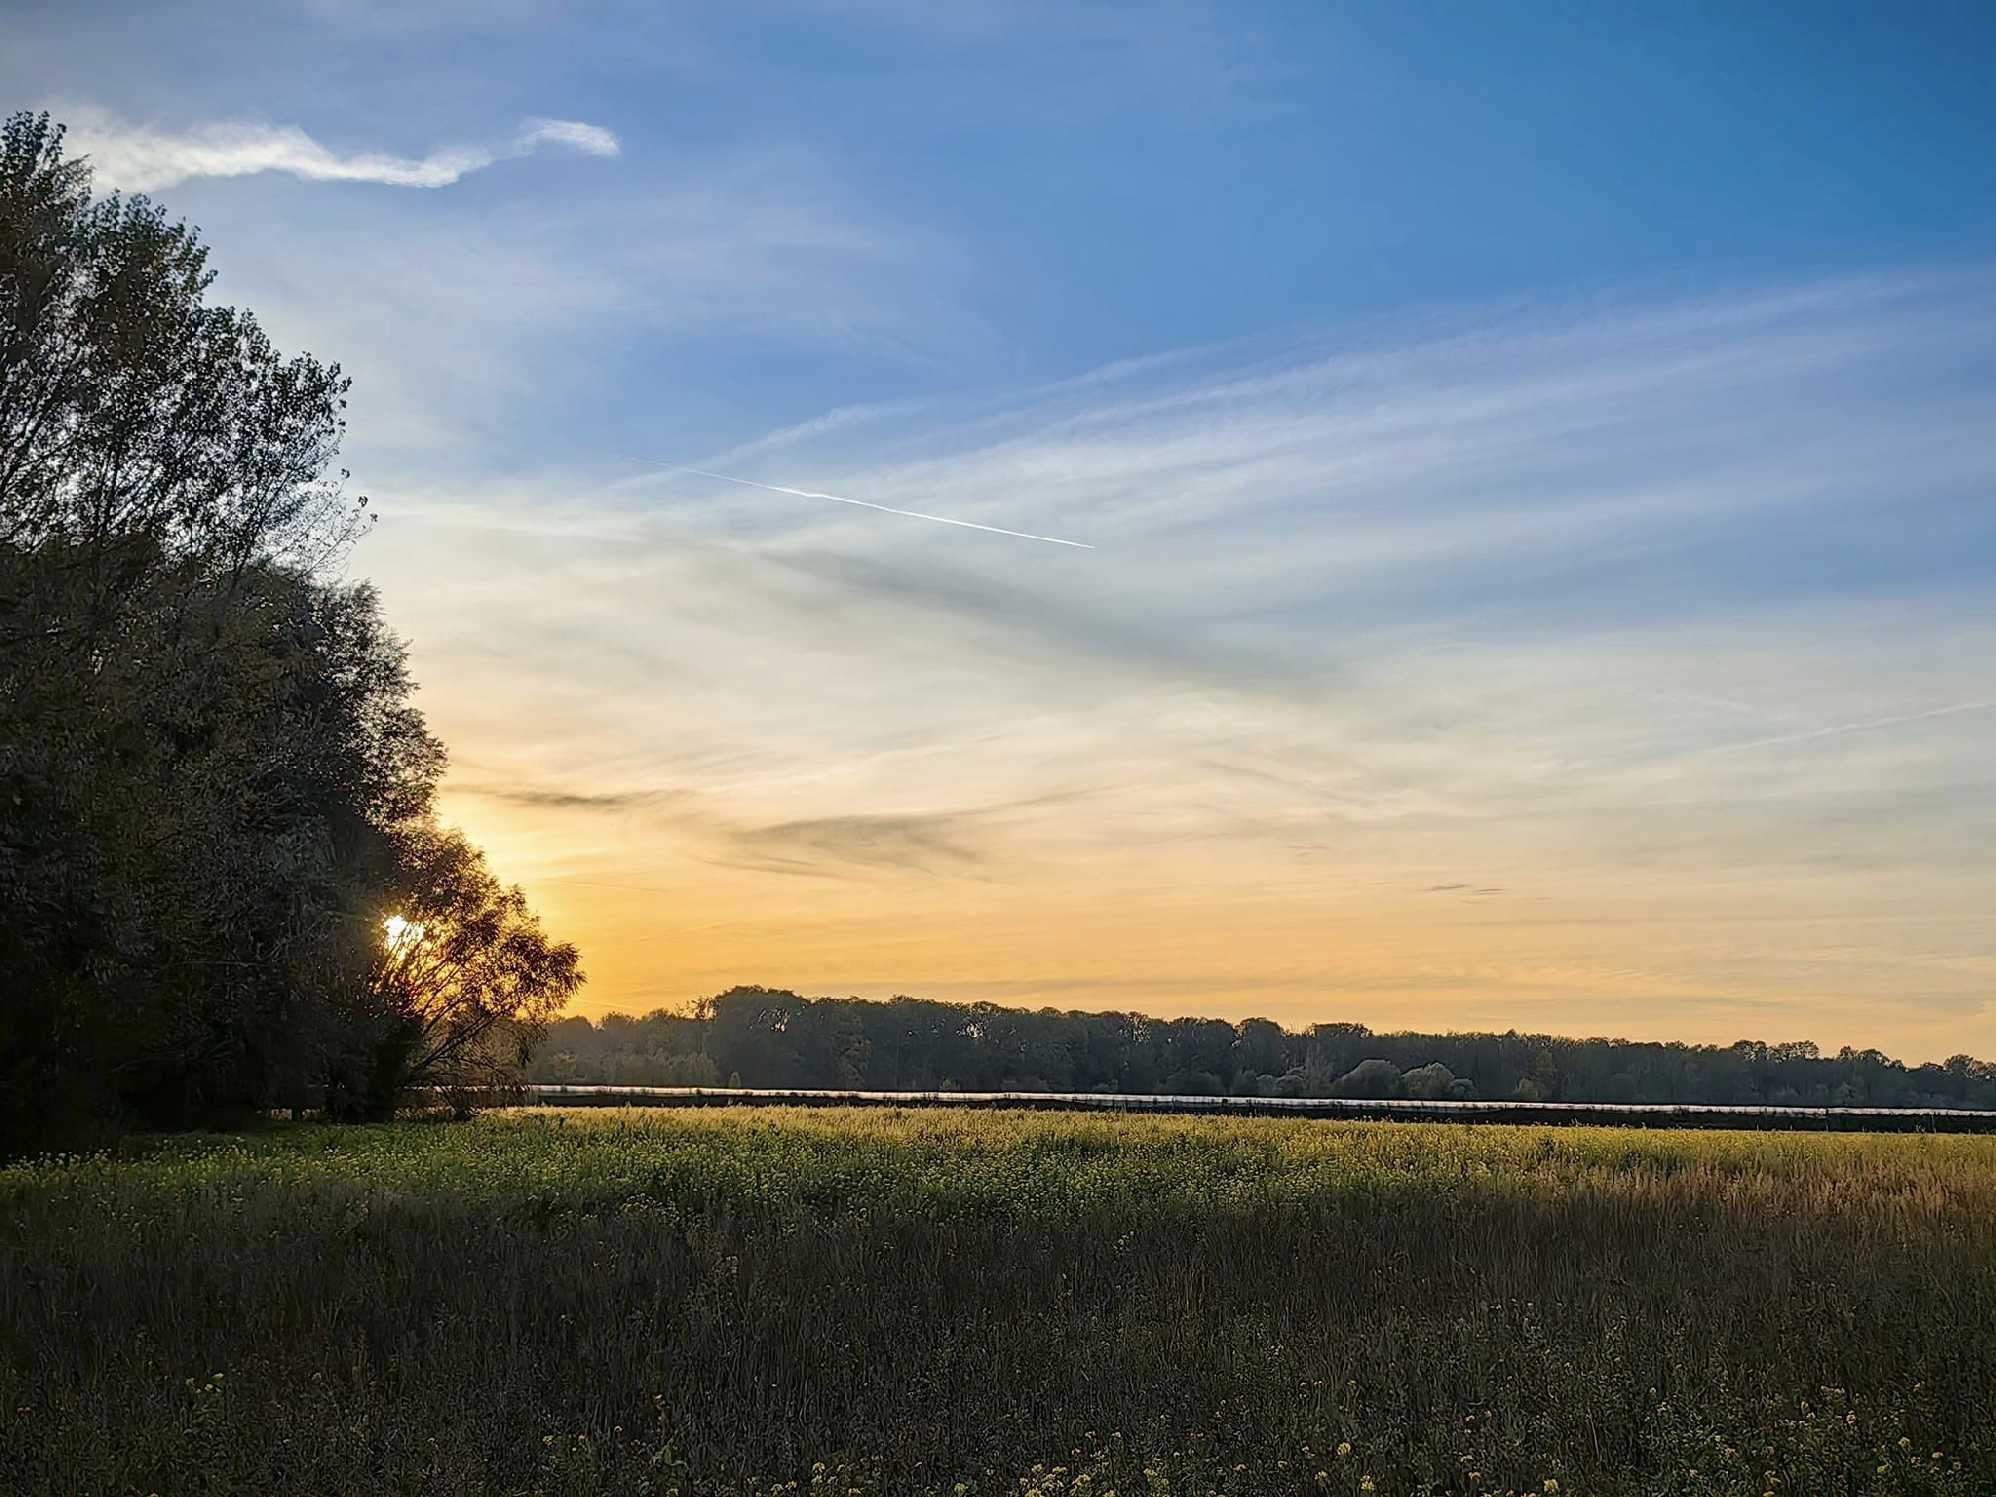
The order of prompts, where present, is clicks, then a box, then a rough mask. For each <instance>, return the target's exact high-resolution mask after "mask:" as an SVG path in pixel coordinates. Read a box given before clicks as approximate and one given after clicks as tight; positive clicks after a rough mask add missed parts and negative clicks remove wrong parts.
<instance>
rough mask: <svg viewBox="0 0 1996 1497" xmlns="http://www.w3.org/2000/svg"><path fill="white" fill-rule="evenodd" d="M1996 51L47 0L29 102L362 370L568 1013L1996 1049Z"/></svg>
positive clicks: (237, 285)
mask: <svg viewBox="0 0 1996 1497" xmlns="http://www.w3.org/2000/svg"><path fill="white" fill-rule="evenodd" d="M1993 60H1996V18H1992V15H1991V13H1990V12H1989V11H1988V9H1987V8H1986V7H1978V6H1971V5H1953V6H1944V5H1923V6H1891V7H1888V6H1869V7H1864V6H1832V5H1822V4H1818V5H1808V6H1773V5H1765V6H1757V7H1746V6H1691V5H1673V6H1662V5H1650V6H1611V5H1585V6H1583V5H1573V6H1555V5H1519V6H1509V7H1496V6H1490V7H1472V6H1411V5H1410V6H1383V5H1382V6H1359V5H1351V6H1336V5H1297V6H1288V7H1283V6H1256V5H1246V4H1236V5H1229V6H1200V5H1163V6H1144V7H1136V6H1088V5H1044V6H1041V5H1032V4H1014V5H996V4H988V5H987V4H978V3H971V4H961V5H949V6H932V5H918V4H914V3H897V0H875V3H865V4H857V5H838V4H832V3H829V0H825V3H797V4H789V5H751V4H737V5H727V6H700V5H685V6H618V5H608V4H606V5H589V6H555V5H543V4H538V3H534V0H511V3H498V4H470V3H464V4H451V3H445V4H436V5H422V4H386V3H380V4H377V3H371V0H322V3H318V4H298V5H281V4H256V5H250V4H244V5H227V4H210V5H199V6H196V5H187V4H172V3H167V4H156V5H146V6H138V5H131V6H123V5H108V4H105V5H99V4H93V3H84V4H77V3H70V4H64V5H42V4H38V3H34V0H30V3H27V4H25V5H23V4H21V3H19V0H16V4H15V6H14V7H13V8H12V14H11V15H10V21H9V26H8V46H7V47H6V49H5V51H4V52H0V84H3V85H4V86H5V93H6V95H7V97H8V98H9V100H10V103H11V104H13V105H20V106H34V107H44V106H45V107H48V108H50V109H52V110H53V111H54V112H56V113H57V114H58V115H59V116H61V117H63V118H65V119H68V120H69V121H70V122H71V123H72V127H73V133H74V138H75V140H76V143H77V144H78V145H79V146H80V147H82V148H86V149H89V150H91V151H92V153H93V155H94V156H95V159H96V160H97V161H98V164H99V168H100V176H101V177H102V179H103V181H104V184H105V185H120V184H122V185H126V186H137V187H145V188H149V189H151V190H153V191H154V192H155V193H156V195H158V196H159V197H160V198H162V199H163V200H164V201H165V202H167V203H168V204H169V206H170V207H172V208H173V209H174V210H175V211H177V212H179V213H182V214H184V215H185V216H187V217H188V218H190V219H191V220H193V221H195V222H197V223H198V224H200V225H201V226H202V228H203V230H204V232H205V234H206V236H207V238H208V239H209V240H210V242H211V243H212V244H213V245H214V246H215V261H216V264H217V267H218V269H219V271H220V279H219V282H218V294H219V295H221V296H223V297H225V298H227V299H230V300H235V301H239V302H241V303H243V304H245V305H248V306H250V307H252V308H254V309H255V310H256V311H257V312H258V313H259V315H261V316H262V317H263V319H264V320H265V322H266V323H267V325H269V326H270V327H271V329H272V330H273V332H274V333H275V334H276V336H277V337H278V338H279V339H280V341H281V342H283V343H285V344H286V345H288V346H294V347H306V348H310V349H312V350H313V351H315V352H317V353H320V354H321V355H323V356H326V357H332V358H337V359H339V360H340V361H341V362H343V363H344V364H345V365H346V366H347V367H348V368H349V369H350V370H351V371H352V373H353V374H354V376H355V379H356V389H355V396H354V403H353V411H352V414H353V431H352V437H351V440H350V443H349V449H348V461H349V465H350V466H351V467H352V468H353V469H354V472H355V482H356V485H357V486H358V487H360V488H362V489H363V490H365V491H366V492H369V493H370V494H372V495H374V496H375V499H376V502H377V504H378V505H379V506H380V508H381V510H382V512H383V513H384V515H385V516H386V519H385V520H384V523H383V525H382V527H381V530H380V532H379V533H378V534H377V535H376V536H375V537H374V538H372V539H370V540H369V541H368V542H367V543H366V544H365V545H364V546H363V547H362V549H361V550H360V551H359V552H358V553H357V554H356V556H355V558H354V562H353V569H354V571H355V573H356V574H357V575H365V576H369V577H371V578H373V579H375V580H377V581H378V582H379V583H380V585H381V586H382V588H383V590H384V593H385V596H386V597H387V600H388V604H389V608H390V612H391V616H392V617H393V618H394V619H395V621H396V622H397V624H398V626H399V627H401V628H402V629H403V630H404V631H405V632H407V633H408V634H409V635H410V636H411V637H412V639H413V641H414V644H415V650H416V653H415V660H416V664H417V668H418V673H419V675H420V676H421V677H422V679H423V682H424V685H425V693H424V701H425V705H426V707H427V709H428V710H429V711H430V714H431V716H432V720H433V722H434V723H435V724H436V725H437V726H438V728H439V729H440V730H441V731H442V732H443V733H444V735H445V737H446V738H447V740H448V741H449V742H450V743H451V745H452V749H453V756H454V763H455V764H456V766H457V767H456V770H455V771H454V777H453V780H452V792H451V796H450V799H449V803H448V805H449V809H450V811H451V813H452V814H453V815H455V816H457V817H458V818H460V819H461V820H463V821H464V822H465V823H466V825H467V826H468V827H470V828H471V829H472V830H473V831H474V832H475V833H476V834H477V835H479V836H480V837H481V838H482V839H483V840H485V841H486V842H487V844H488V845H489V846H490V847H491V849H492V851H493V854H494V857H495V859H496V860H497V861H498V862H499V863H500V865H501V870H502V872H506V873H508V874H509V875H510V876H514V877H519V878H521V879H523V880H524V881H525V882H526V883H527V884H528V887H529V890H530V892H531V893H532V894H533V895H534V897H535V898H536V900H537V902H538V903H539V904H541V905H542V906H543V907H544V908H546V909H547V910H548V912H549V915H550V918H551V919H552V920H553V921H554V922H555V923H557V924H558V925H562V926H563V927H564V928H566V929H572V930H575V931H576V932H577V933H578V935H579V936H580V937H581V938H582V941H583V944H584V947H585V954H586V955H587V956H588V958H589V965H590V967H591V969H592V971H593V972H594V973H595V976H596V981H595V983H594V985H593V988H592V992H591V997H590V999H589V1000H588V1006H590V1007H595V1008H602V1007H607V1006H611V1005H616V1006H623V1007H644V1006H648V1005H649V1004H652V1003H657V1002H678V1001H683V1000H684V999H686V998H688V997H691V996H694V995H695V994H697V993H699V992H702V991H711V990H712V989H714V988H716V987H719V986H723V985H725V984H726V983H728V982H732V981H736V980H765V981H771V982H781V983H785V984H788V985H795V986H798V987H800V988H803V989H806V990H809V991H831V990H838V991H856V992H891V991H897V990H908V991H921V992H927V993H932V994H936V995H938V996H961V997H974V996H990V997H994V998H1001V999H1016V1000H1019V1001H1049V1002H1059V1003H1063V1004H1066V1003H1072V1004H1078V1005H1092V1004H1097V1003H1100V1004H1112V1005H1116V1006H1137V1007H1147V1008H1150V1009H1153V1010H1174V1011H1205V1012H1220V1013H1230V1014H1234V1015H1240V1014H1245V1013H1249V1012H1269V1013H1272V1014H1274V1015H1275V1016H1276V1017H1279V1018H1283V1019H1285V1020H1288V1021H1290V1022H1299V1023H1300V1022H1308V1021H1309V1020H1311V1019H1313V1018H1322V1017H1331V1016H1338V1017H1359V1018H1365V1019H1368V1020H1370V1021H1371V1022H1374V1023H1375V1024H1376V1025H1382V1026H1383V1025H1387V1024H1406V1025H1410V1026H1422V1025H1428V1026H1432V1025H1446V1024H1465V1025H1467V1024H1475V1025H1479V1026H1481V1025H1492V1026H1494V1027H1499V1028H1502V1027H1508V1026H1509V1025H1510V1024H1514V1023H1515V1024H1517V1025H1520V1026H1523V1027H1547V1028H1553V1029H1561V1030H1568V1031H1589V1032H1593V1031H1598V1030H1613V1031H1619V1032H1641V1033H1655V1034H1669V1035H1679V1036H1684V1037H1695V1038H1706V1039H1731V1038H1735V1037H1738V1036H1739V1035H1741V1034H1747V1033H1752V1034H1756V1035H1761V1036H1764V1037H1768V1038H1780V1037H1784V1036H1786V1035H1789V1034H1811V1035H1815V1036H1816V1037H1818V1038H1820V1039H1823V1040H1825V1041H1828V1042H1831V1043H1840V1042H1843V1041H1844V1040H1850V1041H1852V1042H1855V1043H1881V1044H1887V1045H1889V1046H1891V1047H1893V1048H1896V1049H1899V1050H1902V1051H1906V1052H1908V1053H1914V1054H1921V1055H1924V1054H1935V1055H1941V1054H1946V1053H1949V1052H1951V1051H1952V1050H1956V1049H1962V1048H1967V1049H1971V1050H1974V1049H1978V1048H1979V1050H1980V1052H1981V1053H1985V1054H1987V1053H1991V1052H1996V934H1992V931H1991V929H1990V924H1989V921H1988V919H1987V913H1986V912H1987V911H1988V909H1990V908H1991V907H1996V853H1992V851H1991V848H1992V846H1996V836H1992V835H1991V833H1992V832H1996V755H1992V753H1991V750H1992V749H1993V748H1996V710H1992V704H1993V703H1996V624H1992V609H1991V604H1992V602H1996V539H1992V535H1996V527H1992V525H1991V524H1990V520H1991V514H1992V507H1996V504H1993V503H1992V501H1993V499H1996V496H1992V493H1991V473H1992V460H1996V435H1992V433H1996V338H1992V337H1991V336H1990V333H1989V331H1988V330H1989V329H1990V328H1992V327H1996V316H1992V313H1996V153H1992V152H1991V151H1990V150H1989V149H1988V143H1989V141H1990V140H1991V139H1996V128H1992V127H1996V103H1992V102H1991V91H1990V90H1989V89H1988V87H1987V78H1988V74H1989V68H1990V64H1991V62H1992V61H1993ZM258 168H261V169H258ZM673 465H682V466H695V467H700V468H707V469H713V470H716V471H723V472H728V473H734V474H739V475H742V476H746V477H749V478H753V479H757V480H760V481H763V482H768V483H773V484H778V485H783V486H787V487H792V488H800V489H806V490H815V491H823V492H832V493H838V494H843V495H850V496H855V497H860V498H864V499H868V500H871V501H875V502H878V503H883V504H887V505H890V506H894V507H897V508H906V509H912V510H918V511H924V512H930V513H940V514H944V515H948V516H952V517H957V518H963V519H970V520H974V521H977V522H978V523H982V524H989V525H994V526H999V527H1002V528H1006V529H1019V530H1025V531H1030V532H1036V533H1045V534H1053V535H1059V536H1063V537H1074V538H1077V539H1081V540H1085V541H1089V542H1091V543H1092V544H1094V546H1095V547H1096V549H1095V550H1093V551H1088V552H1080V551H1068V550H1061V549H1056V548H1050V547H1044V546H1039V545H1036V544H1035V543H1032V542H1027V541H1017V540H1012V539H1008V538H1005V537H998V536H991V535H985V534H978V533H974V532H965V531H961V530H955V529H948V528H944V527H940V526H931V525H926V524H924V523H923V522H921V521H916V520H907V519H903V518H899V517H894V516H887V515H880V514H876V513H868V512H865V511H858V510H854V509H852V508H850V507H842V506H835V505H829V504H826V503H824V502H823V501H820V500H808V499H802V498H797V497H794V496H786V495H779V494H773V493H770V492H767V491H762V490H754V489H748V488H744V487H741V486H732V485H727V484H723V483H720V482H718V481H713V480H707V479H702V478H698V477H694V476H691V475H686V474H683V473H680V474H675V473H670V472H665V471H661V469H663V468H665V467H669V466H673Z"/></svg>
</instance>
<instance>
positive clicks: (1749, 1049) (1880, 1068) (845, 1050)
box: [528, 987, 1996, 1108]
mask: <svg viewBox="0 0 1996 1497" xmlns="http://www.w3.org/2000/svg"><path fill="white" fill-rule="evenodd" d="M528 1075H529V1077H530V1079H532V1080H536V1081H549V1082H571V1083H584V1082H595V1083H603V1084H611V1085H625V1086H636V1085H647V1086H723V1085H725V1086H779V1087H791V1086H794V1087H839V1088H863V1089H868V1090H884V1091H897V1090H908V1091H950V1090H962V1091H1059V1092H1089V1091H1094V1092H1132V1093H1146V1092H1151V1093H1160V1092H1161V1093H1182V1094H1191V1095H1207V1096H1216V1095H1225V1096H1262V1097H1371V1098H1382V1097H1407V1098H1415V1099H1440V1098H1448V1097H1464V1098H1471V1097H1481V1098H1518V1099H1524V1100H1528V1101H1547V1102H1665V1103H1685V1102H1701V1103H1714V1104H1728V1105H1730V1104H1754V1103H1765V1104H1771V1105H1783V1106H1808V1107H1823V1106H1837V1107H1976V1108H1996V1064H1991V1063H1990V1062H1988V1061H1981V1060H1976V1059H1973V1058H1972V1057H1970V1056H1966V1055H1957V1056H1955V1057H1954V1058H1953V1059H1951V1060H1949V1061H1947V1062H1945V1063H1944V1064H1938V1065H1936V1064H1928V1065H1920V1066H1908V1065H1905V1064H1904V1063H1902V1062H1900V1061H1897V1060H1894V1059H1892V1058H1891V1057H1890V1056H1887V1055H1884V1054H1882V1053H1881V1052H1879V1051H1877V1050H1853V1049H1850V1048H1848V1047H1846V1048H1845V1049H1843V1050H1840V1051H1838V1052H1837V1053H1836V1054H1834V1055H1825V1054H1823V1053H1822V1052H1821V1051H1820V1050H1818V1049H1817V1047H1816V1046H1815V1045H1814V1044H1813V1043H1811V1042H1810V1041H1807V1040H1798V1041H1790V1042H1787V1043H1782V1044H1768V1043H1765V1042H1763V1041H1760V1040H1741V1041H1739V1042H1738V1043H1736V1044H1732V1045H1686V1044H1676V1043H1670V1044H1661V1043H1653V1042H1647V1041H1633V1040H1609V1039H1567V1038H1563V1037H1561V1036H1558V1035H1546V1034H1519V1033H1517V1032H1515V1031H1513V1032H1510V1033H1507V1034H1416V1033H1403V1034H1375V1033H1373V1032H1372V1031H1371V1030H1370V1029H1368V1028H1366V1027H1365V1025H1363V1024H1346V1023H1338V1024H1313V1025H1311V1026H1310V1027H1309V1028H1308V1029H1303V1030H1289V1029H1284V1028H1283V1027H1282V1026H1281V1025H1279V1024H1277V1023H1275V1022H1274V1021H1272V1020H1269V1019H1245V1020H1243V1021H1242V1022H1241V1023H1239V1024H1231V1023H1228V1022H1227V1021H1226V1020H1224V1019H1153V1018H1149V1017H1147V1016H1145V1015H1143V1014H1125V1013H1073V1012H1064V1011H1061V1010H1056V1009H1038V1010H1026V1009H1013V1008H999V1007H997V1006H995V1005H993V1004H989V1003H974V1004H967V1005H966V1004H955V1003H936V1002H931V1001H928V1000H924V999H919V998H893V999H889V1000H887V1001H886V1002H871V1001H868V1000H864V999H858V998H817V999H812V998H800V997H799V996H798V995H797V994H795V993H789V992H779V991H772V990H770V989H766V988H752V987H743V988H735V989H732V990H730V991H729V992H726V993H723V994H721V995H720V996H719V997H716V998H711V999H707V1000H705V1001H703V1002H702V1003H700V1004H698V1005H697V1006H696V1007H695V1008H694V1010H693V1012H691V1013H686V1014H675V1013H670V1012H667V1011H665V1010H663V1009H661V1010H658V1011H657V1012H654V1013H651V1014H647V1015H645V1016H644V1017H643V1018H633V1017H631V1016H630V1015H627V1014H608V1015H605V1016H604V1017H603V1018H602V1019H600V1020H597V1021H596V1022H594V1023H592V1022H590V1021H589V1020H588V1019H585V1018H569V1019H563V1020H561V1021H559V1022H557V1023H555V1024H554V1025H552V1026H551V1027H550V1028H549V1030H548V1033H547V1037H546V1040H545V1042H544V1043H543V1045H542V1046H541V1048H540V1050H539V1051H538V1053H537V1054H536V1056H535V1058H534V1060H533V1061H532V1063H531V1064H530V1066H529V1070H528Z"/></svg>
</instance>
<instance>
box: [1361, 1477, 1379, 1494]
mask: <svg viewBox="0 0 1996 1497" xmlns="http://www.w3.org/2000/svg"><path fill="white" fill-rule="evenodd" d="M1358 1489H1359V1490H1360V1491H1361V1492H1371V1491H1376V1490H1378V1489H1377V1488H1376V1487H1374V1486H1373V1484H1372V1478H1371V1477H1370V1476H1361V1477H1360V1478H1359V1479H1358Z"/></svg>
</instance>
